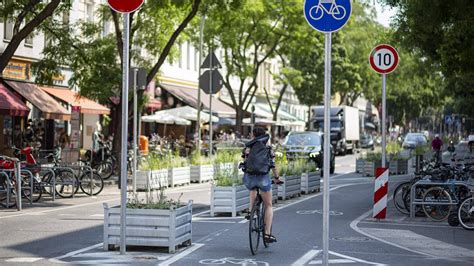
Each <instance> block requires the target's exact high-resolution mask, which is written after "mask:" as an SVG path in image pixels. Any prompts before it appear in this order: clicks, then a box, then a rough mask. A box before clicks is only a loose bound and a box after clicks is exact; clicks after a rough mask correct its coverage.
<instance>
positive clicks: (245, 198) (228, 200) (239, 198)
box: [211, 185, 249, 217]
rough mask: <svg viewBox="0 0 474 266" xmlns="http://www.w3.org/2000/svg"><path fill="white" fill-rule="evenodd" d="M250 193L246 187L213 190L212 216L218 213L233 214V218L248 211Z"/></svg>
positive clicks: (216, 187)
mask: <svg viewBox="0 0 474 266" xmlns="http://www.w3.org/2000/svg"><path fill="white" fill-rule="evenodd" d="M248 207H249V191H248V190H247V188H246V187H245V186H244V185H240V186H235V185H233V186H231V187H230V186H229V187H218V186H215V185H213V186H212V188H211V216H214V215H215V213H216V212H223V213H232V217H235V216H237V212H239V211H243V210H245V209H248Z"/></svg>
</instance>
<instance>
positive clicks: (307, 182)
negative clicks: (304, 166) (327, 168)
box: [301, 172, 321, 194]
mask: <svg viewBox="0 0 474 266" xmlns="http://www.w3.org/2000/svg"><path fill="white" fill-rule="evenodd" d="M301 191H302V192H303V193H305V194H308V193H311V192H319V191H321V177H320V176H319V175H318V173H317V172H310V173H303V174H302V175H301Z"/></svg>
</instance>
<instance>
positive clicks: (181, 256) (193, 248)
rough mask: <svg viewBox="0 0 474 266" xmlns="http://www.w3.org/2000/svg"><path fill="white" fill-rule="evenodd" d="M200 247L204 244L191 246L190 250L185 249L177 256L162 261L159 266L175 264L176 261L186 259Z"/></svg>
mask: <svg viewBox="0 0 474 266" xmlns="http://www.w3.org/2000/svg"><path fill="white" fill-rule="evenodd" d="M202 246H204V244H193V245H192V246H191V247H190V248H187V249H186V250H185V251H183V252H181V253H179V254H178V255H176V256H173V257H171V258H170V259H168V260H165V261H163V262H162V263H160V264H159V265H161V266H166V265H170V264H171V263H174V262H177V261H178V260H180V259H182V258H184V257H186V256H187V255H189V254H191V253H192V252H194V251H196V250H197V249H199V248H200V247H202Z"/></svg>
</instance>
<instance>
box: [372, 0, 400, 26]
mask: <svg viewBox="0 0 474 266" xmlns="http://www.w3.org/2000/svg"><path fill="white" fill-rule="evenodd" d="M374 2H375V3H374V5H375V9H376V10H377V21H378V22H379V23H380V24H382V25H384V26H385V27H388V26H390V22H391V17H392V16H394V15H395V13H396V9H389V8H388V7H386V6H382V5H381V4H380V3H379V2H378V1H374Z"/></svg>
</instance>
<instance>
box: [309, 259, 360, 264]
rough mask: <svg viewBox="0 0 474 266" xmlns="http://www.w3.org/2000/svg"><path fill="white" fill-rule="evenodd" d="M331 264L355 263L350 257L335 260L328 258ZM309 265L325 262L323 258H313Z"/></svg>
mask: <svg viewBox="0 0 474 266" xmlns="http://www.w3.org/2000/svg"><path fill="white" fill-rule="evenodd" d="M328 262H329V264H343V263H355V261H353V260H349V259H333V260H328ZM308 264H309V265H313V264H323V261H322V260H313V261H310V262H309V263H308Z"/></svg>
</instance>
